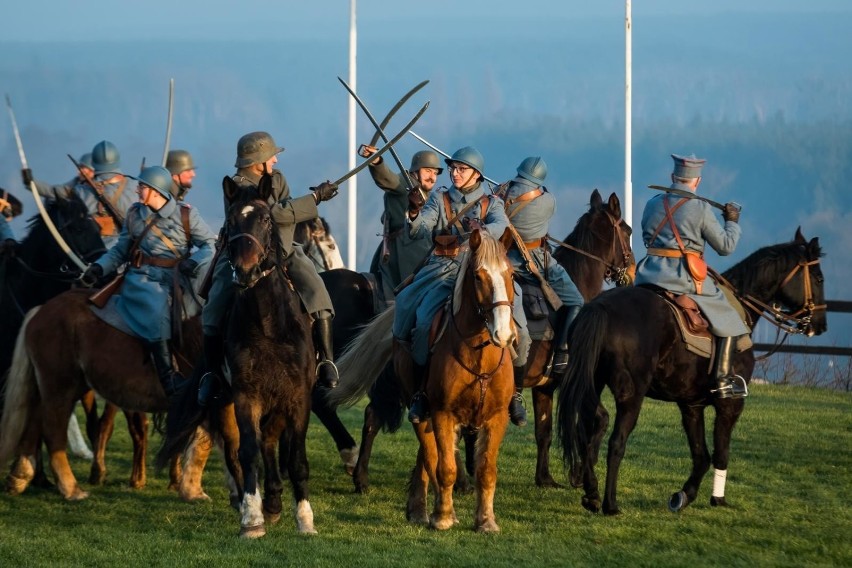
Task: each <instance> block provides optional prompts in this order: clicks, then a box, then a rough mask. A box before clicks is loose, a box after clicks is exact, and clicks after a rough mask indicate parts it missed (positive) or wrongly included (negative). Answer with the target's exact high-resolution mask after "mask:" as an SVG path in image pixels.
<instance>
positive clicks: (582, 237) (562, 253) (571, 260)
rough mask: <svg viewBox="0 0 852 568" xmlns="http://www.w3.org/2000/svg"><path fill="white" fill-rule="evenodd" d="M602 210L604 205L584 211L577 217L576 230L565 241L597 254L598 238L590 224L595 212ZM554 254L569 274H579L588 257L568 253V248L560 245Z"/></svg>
mask: <svg viewBox="0 0 852 568" xmlns="http://www.w3.org/2000/svg"><path fill="white" fill-rule="evenodd" d="M602 210H603V207H600V208H595V207H591V208H590V209H589V210H588V211H586V212H585V213H583V215H581V216H580V218H579V219H577V224H576V225H575V226H574V230H573V231H571V232H570V233H569V234H568V236H567V237H565V242H566V243H568V244H569V245H572V246H575V247H577V248H578V249H580V250H584V251H588V252H590V253H592V254H597V250H596V246H597V238H596V237H595V235H594V233H592V231H591V230H590V225H591V224H592V217H593V216H594V215H595V213H597V212H599V211H602ZM553 256H554V257H555V258H556V259H557V260H558V261H559V262H560V263H561V264H562V265H563V266H564V267H565V270H567V271H568V273H569V274H577V273H578V269H579V268H580V266H581V265H582V264H585V263H586V259H585V258H583V257H582V256H581V255H578V254H568V250H567V249H565V248H562V247H559V248H558V250H556V252H554V253H553Z"/></svg>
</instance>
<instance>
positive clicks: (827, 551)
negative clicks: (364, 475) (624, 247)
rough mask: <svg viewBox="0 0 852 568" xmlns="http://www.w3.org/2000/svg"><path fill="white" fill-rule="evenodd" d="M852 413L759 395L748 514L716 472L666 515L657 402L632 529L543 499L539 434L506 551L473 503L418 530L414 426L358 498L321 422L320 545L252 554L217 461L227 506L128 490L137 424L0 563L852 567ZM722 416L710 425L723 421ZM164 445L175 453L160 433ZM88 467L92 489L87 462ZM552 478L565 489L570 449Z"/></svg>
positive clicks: (631, 463) (19, 530) (514, 462)
mask: <svg viewBox="0 0 852 568" xmlns="http://www.w3.org/2000/svg"><path fill="white" fill-rule="evenodd" d="M850 403H852V394H849V393H839V392H834V391H829V390H825V389H809V388H802V387H786V386H784V387H781V386H755V387H753V390H752V396H751V397H750V398H749V399H748V400H747V403H746V410H745V412H744V413H743V416H742V417H741V419H740V422H739V424H738V426H737V428H736V429H735V431H734V438H733V443H732V449H731V463H730V466H729V474H728V484H727V491H726V496H727V499H728V501H729V503H730V504H731V505H732V506H731V507H729V508H726V509H718V508H711V507H710V505H709V500H710V490H711V486H712V479H711V475H709V474H708V476H707V477H706V478H705V480H704V484H703V485H702V488H701V492H700V495H699V498H698V500H697V501H696V502H695V503H693V504H692V505H690V506H689V507H688V508H687V509H686V510H684V511H683V512H681V513H679V514H672V513H670V512H669V511H668V509H667V507H666V502H667V499H668V497H669V495H670V494H671V493H672V492H674V491H676V490H678V489H679V488H680V487H681V485H682V484H683V482H684V480H685V479H686V476H687V475H688V471H689V467H690V461H689V456H688V452H687V448H686V439H685V436H684V434H683V431H682V429H681V427H680V419H679V414H678V411H677V408H676V406H675V405H672V404H662V403H658V402H655V401H650V400H649V401H646V404H645V406H644V408H643V411H642V414H641V416H640V419H639V424H638V426H637V428H636V430H635V431H634V433H633V435H632V436H631V438H630V443H629V444H628V449H627V455H626V457H625V460H624V462H623V465H622V469H621V477H620V485H619V488H620V490H619V504H620V506H621V510H622V514H621V515H619V516H617V517H604V516H602V515H593V514H591V513H588V512H586V511H585V510H584V509H583V508H582V507H581V506H580V491H579V490H571V489H563V490H542V489H539V488H537V487H535V485H534V483H533V473H534V467H535V464H534V459H535V444H534V440H533V432H532V428H531V427H527V428H523V429H518V428H514V427H510V430H509V432H508V434H507V436H506V439H505V440H504V443H503V447H502V451H501V456H500V462H499V467H500V472H499V479H498V487H497V496H496V500H495V510H496V513H497V519H498V522H499V523H500V527H501V529H502V533H501V534H499V535H480V534H476V533H474V532H473V531H472V530H470V529H471V527H472V525H473V507H474V498H473V496H472V495H464V496H457V497H456V512H457V514H458V517H459V520H460V525H458V526H457V527H455V528H453V529H452V530H449V531H446V532H440V533H439V532H435V531H432V530H429V529H427V528H424V527H420V526H412V525H409V524H408V523H406V521H405V514H404V508H405V498H406V481H407V475H408V472H409V470H410V468H411V466H412V465H413V462H414V454H415V452H416V445H415V440H414V436H413V434H412V432H411V429H410V428H409V427H407V426H406V427H404V428H403V430H402V431H401V432H399V433H397V434H395V435H380V436H379V437H378V438H377V445H376V451H375V453H374V455H373V460H372V472H371V481H372V491H371V492H370V493H369V494H368V495H356V494H354V493H353V492H352V482H351V479H350V478H349V477H347V476H346V475H345V474H344V473H343V470H342V467H341V465H340V463H339V460H338V458H337V452H336V451H335V449H334V446H333V444H332V442H331V440H330V437H329V436H328V434H327V433H326V432H325V430H323V429H322V427H321V426H320V425H319V424H318V422H317V421H313V422H312V424H311V431H310V434H309V448H308V451H309V459H310V465H311V490H312V498H311V504H312V506H313V509H314V514H315V522H316V528H317V530H318V531H319V535H317V536H313V537H307V536H301V535H298V534H296V531H295V523H294V522H293V520H292V516H291V515H290V514H289V511H285V512H287V514H285V515H284V516H283V517H282V521H281V523H279V524H278V525H275V526H272V527H268V534H267V536H266V537H265V538H263V539H260V540H258V541H245V540H242V539H240V538H238V536H237V533H238V530H239V518H238V515H237V513H236V512H235V511H234V510H232V509H231V508H230V507H229V506H228V495H227V491H226V490H225V488H224V485H223V473H222V472H223V468H222V459H221V457H220V455H219V454H218V453H216V454H214V457H213V458H212V459H211V462H210V464H209V466H208V470H207V474H206V476H205V489H206V491H207V492H208V494H209V495H210V496H211V497H212V498H213V500H212V501H211V502H207V503H199V504H185V503H182V502H180V501H179V500H178V499H177V497H176V496H175V494H173V493H170V492H168V491H167V490H166V489H165V487H166V479H165V477H164V476H163V475H161V476H154V475H153V472H152V471H150V470H149V480H148V487H147V488H145V489H144V490H141V491H134V490H131V489H129V488H127V487H126V481H127V477H128V476H129V469H130V461H129V460H130V452H129V441H128V437H127V434H126V429H125V428H124V425H123V424H121V423H120V424H118V425H117V427H116V434H115V437H114V439H113V441H112V444H111V447H110V449H109V452H108V454H107V465H108V467H109V468H110V469H109V474H108V481H107V483H106V485H104V486H103V487H94V488H89V487H88V486H87V484H85V483H83V486H84V487H85V488H86V489H91V497H90V498H89V499H88V500H85V501H82V502H75V503H67V502H65V501H64V500H63V499H62V498H61V497H60V496H59V494H58V493H57V492H56V491H45V490H38V489H33V488H30V489H28V490H27V491H26V492H25V493H24V494H23V495H21V496H17V497H11V496H9V495H5V494H3V495H2V496H0V559H2V565H3V566H47V565H75V566H82V565H85V566H110V567H114V566H142V565H144V566H165V565H169V566H231V565H233V566H247V565H263V566H266V565H268V566H272V565H274V566H335V567H343V566H346V567H349V566H391V565H392V566H489V567H490V568H493V567H498V566H511V567H517V566H521V565H523V566H567V565H573V566H601V565H630V566H696V565H701V566H705V565H719V566H802V565H807V566H818V565H823V566H852V544H850V532H852V514H850V497H849V492H850V489H852V474H850V467H852V453H850V448H852V413H850V410H852V404H850ZM607 407H608V408H612V404H611V400H608V401H607ZM361 416H362V414H361V408H356V409H350V410H347V411H345V412H344V420H345V421H346V422H347V424H348V425H349V427H350V430H351V431H352V432H360V420H361ZM708 417H709V418H708V424H709V422H710V419H712V411H710V412H709V413H708ZM152 442H153V445H156V444H158V443H159V438H158V436H157V435H154V436H153V440H152ZM72 463H73V465H74V468H75V473H76V474H77V477H78V479H79V480H81V481H85V480H86V479H87V474H88V464H86V463H84V462H82V461H80V460H72ZM552 465H553V470H554V472H556V473H557V474H558V476H557V477H558V478H560V479H564V476H563V475H562V470H561V465H560V462H559V461H558V454H557V451H556V450H554V451H553V452H552ZM603 466H604V464H603V461H602V462H601V464H599V466H598V474H599V476H600V477H601V480H602V483H603V476H604V467H603ZM4 473H5V472H4ZM285 503H286V504H287V506H288V507H289V490H288V489H285Z"/></svg>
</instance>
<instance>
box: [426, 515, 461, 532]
mask: <svg viewBox="0 0 852 568" xmlns="http://www.w3.org/2000/svg"><path fill="white" fill-rule="evenodd" d="M457 522H458V521H456V520H455V519H453V518H452V517H451V516H450V517H441V518H434V517H433V518H432V519H430V520H429V526H430V527H431V528H433V529H435V530H436V531H445V530H448V529H451V528H453V525H454V524H456V523H457Z"/></svg>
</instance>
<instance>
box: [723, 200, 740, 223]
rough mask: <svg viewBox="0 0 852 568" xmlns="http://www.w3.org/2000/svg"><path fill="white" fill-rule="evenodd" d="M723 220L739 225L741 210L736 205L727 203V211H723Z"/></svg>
mask: <svg viewBox="0 0 852 568" xmlns="http://www.w3.org/2000/svg"><path fill="white" fill-rule="evenodd" d="M722 218H723V219H724V220H725V221H732V222H734V223H739V221H740V208H739V207H738V206H737V205H736V204H734V203H725V209H724V210H723V211H722Z"/></svg>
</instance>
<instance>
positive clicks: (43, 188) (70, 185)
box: [24, 152, 95, 199]
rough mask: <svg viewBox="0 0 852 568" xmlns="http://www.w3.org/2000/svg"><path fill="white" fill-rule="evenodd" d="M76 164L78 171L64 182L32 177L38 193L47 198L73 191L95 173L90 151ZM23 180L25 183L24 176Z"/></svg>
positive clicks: (54, 197)
mask: <svg viewBox="0 0 852 568" xmlns="http://www.w3.org/2000/svg"><path fill="white" fill-rule="evenodd" d="M77 164H78V166H79V171H78V172H77V175H76V176H74V177H73V178H71V179H70V180H68V181H67V182H65V183H61V184H58V185H51V184H49V183H45V182H43V181H39V180H37V179H34V180H33V181H34V182H35V185H36V191H38V194H39V195H41V196H42V197H46V198H48V199H56V195H57V192H67V191H74V188H75V187H77V186H78V185H79V184H81V183H85V182H86V177H93V176H94V175H95V170H94V168H93V166H92V153H91V152H86V153H85V154H83V155H82V156H80V159H79V160H77ZM24 180H25V181H24V183H26V178H24ZM27 187H29V186H27Z"/></svg>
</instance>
